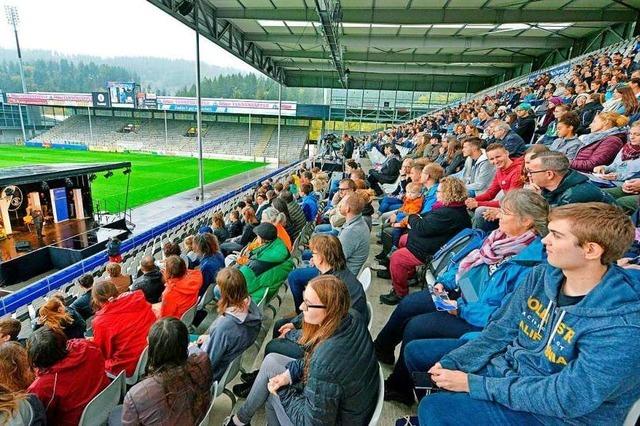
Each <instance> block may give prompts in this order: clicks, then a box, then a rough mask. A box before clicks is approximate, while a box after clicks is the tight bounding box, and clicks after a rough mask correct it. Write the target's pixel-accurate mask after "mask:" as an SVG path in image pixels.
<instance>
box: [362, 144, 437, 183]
mask: <svg viewBox="0 0 640 426" xmlns="http://www.w3.org/2000/svg"><path fill="white" fill-rule="evenodd" d="M436 152H437V151H436ZM384 155H385V157H386V158H385V160H384V163H382V165H381V167H380V170H379V171H378V170H370V171H369V176H368V177H367V181H368V182H369V185H370V187H371V189H373V190H374V191H375V192H376V195H382V194H383V193H384V191H383V190H382V188H381V187H380V184H381V183H394V182H395V181H396V180H398V176H399V175H400V168H401V167H402V162H401V160H400V153H399V152H398V149H397V148H395V147H394V146H393V145H390V144H388V145H385V147H384Z"/></svg>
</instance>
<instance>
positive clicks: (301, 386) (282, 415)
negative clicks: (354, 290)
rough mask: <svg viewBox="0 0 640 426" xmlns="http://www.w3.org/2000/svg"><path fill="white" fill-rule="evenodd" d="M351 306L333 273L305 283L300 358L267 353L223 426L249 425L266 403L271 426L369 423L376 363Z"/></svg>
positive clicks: (376, 383)
mask: <svg viewBox="0 0 640 426" xmlns="http://www.w3.org/2000/svg"><path fill="white" fill-rule="evenodd" d="M349 306H350V300H349V292H348V290H347V286H346V285H345V284H344V283H343V282H342V281H340V280H339V279H338V278H336V277H335V276H332V275H321V276H319V277H317V278H314V279H313V280H311V281H309V285H307V288H306V289H305V291H304V298H303V302H302V305H301V306H300V308H301V310H302V312H303V317H304V324H303V325H302V336H301V337H300V340H299V342H300V344H302V345H303V346H304V347H305V355H304V357H303V358H301V359H293V358H289V357H286V356H283V355H279V354H275V353H272V354H269V355H267V357H266V358H265V359H264V361H263V362H262V366H261V367H260V372H259V373H258V376H257V377H256V380H255V382H254V384H253V387H252V388H251V392H249V396H248V397H247V400H246V402H245V403H244V405H243V406H242V407H240V409H239V410H238V411H237V414H235V415H233V416H231V417H228V418H227V419H226V420H225V423H224V424H225V425H227V426H234V425H236V426H241V425H245V424H248V423H249V422H250V421H251V418H252V417H253V416H254V414H255V413H256V412H257V411H258V409H259V408H260V407H262V405H265V404H266V417H267V424H268V425H270V426H271V425H283V426H285V425H286V426H291V425H310V424H314V425H336V424H340V425H364V424H367V423H369V421H370V419H371V415H372V414H373V411H374V409H375V406H376V399H377V396H378V395H377V394H378V387H379V376H378V363H377V362H376V359H375V354H374V351H373V344H372V342H371V337H370V335H369V332H368V331H367V327H366V325H364V324H363V323H362V321H360V320H357V319H355V318H354V317H352V316H351V315H350V314H349Z"/></svg>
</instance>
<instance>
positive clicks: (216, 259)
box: [194, 207, 253, 296]
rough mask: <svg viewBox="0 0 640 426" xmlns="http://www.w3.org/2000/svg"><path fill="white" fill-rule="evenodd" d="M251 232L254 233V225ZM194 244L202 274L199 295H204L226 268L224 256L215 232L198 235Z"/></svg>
mask: <svg viewBox="0 0 640 426" xmlns="http://www.w3.org/2000/svg"><path fill="white" fill-rule="evenodd" d="M245 208H247V207H245ZM249 208H250V207H249ZM251 233H252V234H253V227H252V230H251ZM194 245H195V250H196V253H197V254H198V257H199V258H200V273H201V274H202V287H200V291H199V292H198V296H202V295H203V294H204V293H205V292H206V291H207V288H208V287H209V286H210V285H213V283H215V281H216V274H217V273H218V271H219V270H220V269H222V268H224V256H223V255H222V253H220V249H221V248H222V247H221V246H218V239H217V238H216V237H215V235H213V234H204V235H198V236H197V237H196V239H195V240H194Z"/></svg>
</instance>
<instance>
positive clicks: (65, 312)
mask: <svg viewBox="0 0 640 426" xmlns="http://www.w3.org/2000/svg"><path fill="white" fill-rule="evenodd" d="M45 325H46V326H48V327H49V328H51V329H52V330H54V331H59V332H61V333H64V335H65V336H67V339H84V332H85V331H86V330H87V324H86V323H85V321H84V320H83V319H82V317H81V316H80V314H78V313H77V312H76V310H75V309H73V308H70V307H69V308H67V307H66V306H65V305H64V301H63V298H62V295H60V294H54V295H53V296H51V297H50V298H49V300H47V302H46V303H45V304H44V305H42V306H41V307H40V309H39V310H38V317H37V318H36V321H35V323H34V326H33V329H34V330H37V329H39V328H40V327H43V326H45Z"/></svg>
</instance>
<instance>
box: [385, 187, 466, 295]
mask: <svg viewBox="0 0 640 426" xmlns="http://www.w3.org/2000/svg"><path fill="white" fill-rule="evenodd" d="M466 198H467V190H466V189H465V187H464V184H463V183H462V181H461V180H460V179H456V178H453V177H446V178H443V179H442V180H441V181H440V184H439V185H438V191H437V202H436V204H434V206H433V208H432V209H431V211H430V212H429V213H427V214H425V215H423V216H419V215H411V216H409V227H410V229H409V233H408V234H407V236H406V237H403V238H402V239H401V240H400V246H399V247H400V248H398V250H396V251H394V252H393V254H392V255H391V258H390V261H389V270H390V273H391V283H392V285H393V288H392V290H391V291H390V292H389V294H383V295H382V296H380V303H384V304H385V305H397V304H398V303H399V302H400V300H402V298H403V297H405V296H406V295H407V294H409V285H408V283H407V281H408V280H409V278H411V277H412V276H413V275H414V274H415V272H416V267H418V266H420V265H422V264H424V262H426V261H427V259H428V258H429V256H431V255H433V254H434V253H435V252H436V251H438V249H439V248H440V247H441V246H442V245H443V244H444V243H446V242H447V241H448V240H449V239H450V238H451V237H453V236H454V235H455V234H457V233H458V232H460V231H461V230H462V229H464V228H468V227H469V226H470V225H471V222H470V221H469V215H468V214H467V210H466V208H465V206H464V200H465V199H466Z"/></svg>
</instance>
